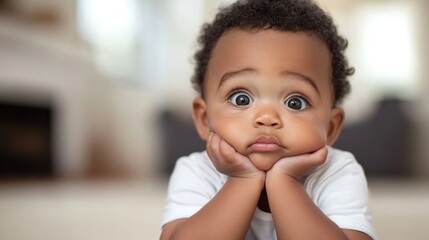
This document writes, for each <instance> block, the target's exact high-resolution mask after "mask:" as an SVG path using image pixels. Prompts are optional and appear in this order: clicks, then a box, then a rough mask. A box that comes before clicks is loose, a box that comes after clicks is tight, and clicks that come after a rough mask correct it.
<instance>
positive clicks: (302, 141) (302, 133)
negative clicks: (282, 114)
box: [288, 121, 327, 155]
mask: <svg viewBox="0 0 429 240" xmlns="http://www.w3.org/2000/svg"><path fill="white" fill-rule="evenodd" d="M294 125H295V127H294V128H291V129H290V132H289V133H290V138H288V139H289V142H290V149H291V150H292V152H291V155H297V154H303V153H308V152H314V151H316V150H318V149H320V148H322V147H323V146H325V145H326V144H327V128H326V127H325V126H322V125H321V124H314V123H313V122H311V123H309V122H305V121H301V122H297V123H295V124H294Z"/></svg>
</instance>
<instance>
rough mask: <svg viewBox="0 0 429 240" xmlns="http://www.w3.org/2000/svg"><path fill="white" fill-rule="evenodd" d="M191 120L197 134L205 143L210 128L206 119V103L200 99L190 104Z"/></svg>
mask: <svg viewBox="0 0 429 240" xmlns="http://www.w3.org/2000/svg"><path fill="white" fill-rule="evenodd" d="M192 118H193V120H194V125H195V128H196V129H197V132H198V134H199V135H200V137H201V138H202V139H203V140H204V141H206V140H207V137H208V136H209V133H210V128H209V124H208V119H207V108H206V101H205V100H204V99H203V98H202V97H197V98H195V99H194V101H193V102H192Z"/></svg>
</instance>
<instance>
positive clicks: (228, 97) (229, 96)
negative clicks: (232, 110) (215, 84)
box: [225, 88, 252, 101]
mask: <svg viewBox="0 0 429 240" xmlns="http://www.w3.org/2000/svg"><path fill="white" fill-rule="evenodd" d="M240 92H244V93H247V94H249V95H250V96H251V95H252V94H250V92H249V91H247V90H246V89H244V88H234V89H232V90H231V91H229V93H228V94H227V95H226V97H225V100H226V101H229V99H230V98H231V97H232V96H233V95H234V94H236V93H240Z"/></svg>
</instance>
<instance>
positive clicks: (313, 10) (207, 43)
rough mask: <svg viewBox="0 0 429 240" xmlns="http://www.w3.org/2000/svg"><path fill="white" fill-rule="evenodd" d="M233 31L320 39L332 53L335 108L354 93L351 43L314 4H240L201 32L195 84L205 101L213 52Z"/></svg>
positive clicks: (293, 0)
mask: <svg viewBox="0 0 429 240" xmlns="http://www.w3.org/2000/svg"><path fill="white" fill-rule="evenodd" d="M232 29H241V30H254V29H256V30H257V29H273V30H278V31H289V32H306V33H309V34H311V35H313V36H316V37H318V38H319V39H321V40H322V41H323V42H325V44H326V45H327V47H328V49H329V51H330V53H331V61H332V70H333V71H332V84H333V87H334V92H335V104H340V103H341V102H342V100H343V98H344V97H345V96H346V95H347V94H348V93H349V92H350V83H349V81H348V79H347V77H348V76H351V75H353V73H354V68H351V67H349V65H348V62H347V59H346V58H345V56H344V51H345V49H346V48H347V44H348V42H347V40H346V39H344V38H343V37H341V36H340V35H339V34H338V32H337V28H336V26H335V24H334V22H333V20H332V18H331V17H330V16H329V15H328V14H327V13H326V12H325V11H323V10H322V9H321V8H320V7H319V6H318V5H316V4H315V3H313V2H312V1H311V0H238V1H237V2H235V3H233V4H231V5H229V6H227V7H223V8H220V9H219V12H218V13H217V15H216V17H215V19H214V20H213V22H212V23H206V24H204V25H203V27H202V29H201V34H200V37H199V38H198V43H199V44H200V49H199V50H198V51H197V52H196V53H195V55H194V60H195V72H194V76H193V77H192V80H191V82H192V85H193V87H194V89H195V90H196V91H197V92H198V93H199V94H200V95H201V96H203V97H204V91H203V88H204V78H205V74H206V71H207V65H208V63H209V61H210V58H211V54H212V51H213V48H214V47H215V46H216V43H217V41H218V40H219V38H220V37H221V36H222V34H224V33H225V32H227V31H229V30H232Z"/></svg>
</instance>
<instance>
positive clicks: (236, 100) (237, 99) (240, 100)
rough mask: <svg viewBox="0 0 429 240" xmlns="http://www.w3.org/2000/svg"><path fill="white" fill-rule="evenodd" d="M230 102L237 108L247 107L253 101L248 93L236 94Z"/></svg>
mask: <svg viewBox="0 0 429 240" xmlns="http://www.w3.org/2000/svg"><path fill="white" fill-rule="evenodd" d="M229 101H230V102H231V103H232V104H234V105H236V106H247V105H250V104H251V103H252V102H253V99H252V97H251V96H250V95H249V94H248V93H246V92H236V93H234V94H233V95H232V96H231V97H230V98H229Z"/></svg>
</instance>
